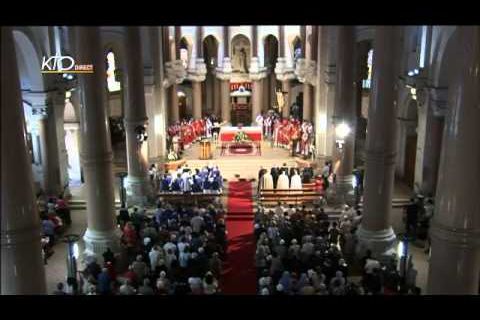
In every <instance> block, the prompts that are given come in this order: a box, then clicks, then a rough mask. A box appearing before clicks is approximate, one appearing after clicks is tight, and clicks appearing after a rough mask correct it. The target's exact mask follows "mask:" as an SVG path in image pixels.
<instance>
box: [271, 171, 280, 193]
mask: <svg viewBox="0 0 480 320" xmlns="http://www.w3.org/2000/svg"><path fill="white" fill-rule="evenodd" d="M270 174H271V175H272V179H273V188H274V189H276V188H277V182H278V176H279V175H280V169H279V168H278V166H277V165H275V166H273V167H272V168H271V169H270Z"/></svg>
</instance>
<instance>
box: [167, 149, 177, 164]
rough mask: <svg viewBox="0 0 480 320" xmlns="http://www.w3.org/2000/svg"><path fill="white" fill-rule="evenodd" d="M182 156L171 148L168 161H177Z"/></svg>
mask: <svg viewBox="0 0 480 320" xmlns="http://www.w3.org/2000/svg"><path fill="white" fill-rule="evenodd" d="M179 159H180V157H179V156H178V154H177V153H176V152H175V151H173V150H170V152H169V153H168V155H167V161H168V162H170V161H177V160H179Z"/></svg>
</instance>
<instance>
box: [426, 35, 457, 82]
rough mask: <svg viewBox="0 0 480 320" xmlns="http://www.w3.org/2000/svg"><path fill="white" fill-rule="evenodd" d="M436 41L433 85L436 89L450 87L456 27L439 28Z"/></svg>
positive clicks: (433, 42) (433, 52) (433, 50)
mask: <svg viewBox="0 0 480 320" xmlns="http://www.w3.org/2000/svg"><path fill="white" fill-rule="evenodd" d="M436 31H437V34H436V37H435V39H433V40H434V41H432V47H433V48H432V57H434V60H433V65H432V66H431V68H432V73H431V74H432V79H431V80H432V83H433V85H434V86H436V87H446V86H448V76H449V68H450V67H451V66H452V61H454V59H452V56H453V55H454V50H455V47H454V45H453V44H452V43H453V41H451V40H452V39H453V38H454V35H455V31H456V27H438V28H437V30H436Z"/></svg>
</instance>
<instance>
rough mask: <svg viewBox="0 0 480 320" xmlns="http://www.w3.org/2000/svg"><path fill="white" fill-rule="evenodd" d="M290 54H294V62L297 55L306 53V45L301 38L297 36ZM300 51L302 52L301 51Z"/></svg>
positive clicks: (292, 43) (291, 46) (291, 44)
mask: <svg viewBox="0 0 480 320" xmlns="http://www.w3.org/2000/svg"><path fill="white" fill-rule="evenodd" d="M290 48H291V50H290V52H291V53H292V59H293V61H295V60H296V58H295V57H296V56H297V55H300V56H301V55H302V54H304V53H305V45H304V44H303V43H302V39H301V38H300V37H299V36H295V38H293V40H292V42H291V43H290ZM299 50H300V51H299Z"/></svg>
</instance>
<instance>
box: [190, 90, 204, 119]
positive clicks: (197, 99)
mask: <svg viewBox="0 0 480 320" xmlns="http://www.w3.org/2000/svg"><path fill="white" fill-rule="evenodd" d="M192 89H193V118H195V119H200V118H202V83H201V82H200V81H193V82H192Z"/></svg>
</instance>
